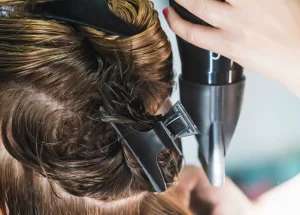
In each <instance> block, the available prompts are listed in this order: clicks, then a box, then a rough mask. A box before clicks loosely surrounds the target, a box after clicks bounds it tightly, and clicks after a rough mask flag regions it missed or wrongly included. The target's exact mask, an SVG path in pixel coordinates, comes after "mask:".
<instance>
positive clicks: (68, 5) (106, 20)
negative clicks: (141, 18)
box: [41, 0, 137, 37]
mask: <svg viewBox="0 0 300 215" xmlns="http://www.w3.org/2000/svg"><path fill="white" fill-rule="evenodd" d="M41 9H42V13H43V15H44V17H45V18H47V19H53V20H57V21H65V22H69V23H75V24H79V25H84V26H88V27H92V28H95V29H97V30H100V31H104V32H106V33H109V34H112V35H118V36H121V37H130V36H134V35H136V34H137V32H136V30H135V28H134V27H133V26H131V25H130V24H129V23H127V22H125V21H124V20H123V19H121V18H120V17H118V16H117V15H115V14H114V13H113V12H112V11H111V10H110V9H109V8H108V5H107V0H57V1H52V2H46V3H43V4H42V6H41Z"/></svg>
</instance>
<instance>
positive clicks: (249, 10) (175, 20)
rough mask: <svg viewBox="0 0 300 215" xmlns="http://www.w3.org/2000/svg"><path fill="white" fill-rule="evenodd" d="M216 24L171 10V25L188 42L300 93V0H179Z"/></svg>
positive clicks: (184, 5)
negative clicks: (194, 20)
mask: <svg viewBox="0 0 300 215" xmlns="http://www.w3.org/2000/svg"><path fill="white" fill-rule="evenodd" d="M176 2H177V3H179V4H181V5H182V6H183V7H185V8H186V9H187V10H189V11H190V12H192V13H193V14H195V15H196V16H198V17H199V18H201V19H203V20H204V21H206V22H207V23H209V24H210V25H212V26H213V27H206V26H200V25H195V24H192V23H189V22H187V21H184V20H183V19H181V18H180V17H179V16H178V15H177V14H176V12H175V11H174V10H173V9H172V8H171V7H169V8H167V11H166V10H165V11H164V12H165V14H166V15H167V16H166V18H167V21H168V23H169V26H170V28H171V29H172V30H173V31H174V32H175V33H176V34H177V35H178V36H180V37H182V38H183V39H185V40H187V41H188V42H190V43H192V44H194V45H196V46H198V47H201V48H204V49H208V50H211V51H214V52H216V53H219V54H221V55H224V56H226V57H228V58H230V59H232V60H234V61H236V62H237V63H239V64H241V65H242V66H244V67H245V68H247V69H249V70H250V71H253V72H256V73H259V74H261V75H264V76H266V77H267V78H270V79H272V80H275V81H277V82H278V83H280V84H282V85H283V86H284V87H286V88H287V89H288V90H290V91H291V92H292V93H294V94H295V95H296V96H299V97H300V71H299V68H300V39H299V38H300V1H299V0H251V1H250V0H227V1H226V3H225V2H219V1H216V0H176Z"/></svg>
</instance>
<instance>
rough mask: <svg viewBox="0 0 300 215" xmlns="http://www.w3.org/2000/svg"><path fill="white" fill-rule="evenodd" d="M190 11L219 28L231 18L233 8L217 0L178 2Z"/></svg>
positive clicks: (184, 0)
mask: <svg viewBox="0 0 300 215" xmlns="http://www.w3.org/2000/svg"><path fill="white" fill-rule="evenodd" d="M176 2H177V3H178V4H180V5H181V6H183V7H184V8H186V9H187V10H188V11H190V12H191V13H193V14H194V15H196V16H197V17H199V18H200V19H202V20H204V21H205V22H207V23H209V24H210V25H212V26H215V27H217V28H219V27H221V26H222V24H223V23H224V22H226V21H227V19H228V18H229V17H230V16H229V14H230V9H231V6H230V5H229V4H228V3H225V2H220V1H217V0H176Z"/></svg>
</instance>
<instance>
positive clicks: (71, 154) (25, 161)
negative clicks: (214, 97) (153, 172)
mask: <svg viewBox="0 0 300 215" xmlns="http://www.w3.org/2000/svg"><path fill="white" fill-rule="evenodd" d="M43 2H46V0H44V1H43V0H0V7H1V10H0V100H1V101H2V102H1V104H0V121H1V125H0V126H1V136H2V141H3V144H4V146H5V148H6V150H7V151H5V152H2V153H0V161H1V163H0V174H1V175H0V209H1V210H2V211H3V212H4V213H5V207H6V206H5V205H7V207H8V209H9V213H10V214H22V215H23V214H25V215H26V214H28V215H34V214H36V215H46V214H75V215H76V214H108V215H109V214H112V215H122V214H124V215H129V214H143V215H144V214H157V215H160V214H170V215H171V214H174V215H179V214H187V213H188V212H184V210H183V209H181V208H180V207H179V206H177V205H178V204H175V203H174V200H172V198H171V197H170V196H168V197H165V195H156V194H153V193H152V192H153V189H152V186H151V184H150V183H149V182H148V180H147V179H146V177H145V175H144V173H143V171H142V169H141V168H140V166H139V165H138V163H137V162H136V160H135V159H134V158H133V156H132V154H131V153H130V151H129V150H128V149H127V148H126V146H125V145H124V144H123V143H122V142H120V141H118V139H117V135H116V134H115V132H114V131H113V129H112V127H111V125H110V124H109V122H115V123H129V124H130V125H132V126H137V127H139V128H146V127H149V126H151V124H152V123H153V120H154V118H155V116H154V114H155V112H156V111H157V110H158V108H159V107H160V106H161V105H162V104H163V103H164V101H165V100H166V98H168V96H169V95H170V94H171V91H172V87H173V78H174V74H173V71H172V54H171V47H170V44H169V42H168V39H167V37H166V35H165V33H164V32H163V30H162V29H161V27H160V23H159V19H158V14H157V12H156V11H155V10H154V6H153V4H152V3H151V2H150V1H148V0H108V2H109V7H110V8H111V10H112V11H113V12H114V13H116V14H117V15H119V16H120V17H122V18H123V19H124V20H126V21H127V22H129V23H130V24H132V25H133V26H134V27H135V28H136V29H137V31H138V32H139V33H138V34H137V35H136V36H133V37H130V38H121V37H118V36H111V35H107V34H106V33H104V32H100V31H97V30H95V29H92V28H89V27H85V26H79V25H71V24H68V23H64V22H57V21H53V20H44V19H42V18H41V16H40V15H39V14H38V13H36V11H35V8H36V7H38V5H39V4H43ZM101 105H105V106H107V107H111V110H113V112H112V113H111V116H110V117H107V118H105V119H104V118H103V117H102V116H101V113H100V111H99V107H100V106H101ZM143 107H145V110H144V109H143ZM141 144H142V143H141ZM158 161H159V164H160V167H161V168H162V170H163V173H164V176H165V179H166V181H167V182H168V183H169V184H172V182H173V181H174V178H175V177H176V174H177V172H178V171H177V170H178V168H179V166H180V164H179V158H178V157H177V156H176V155H175V154H174V153H172V152H170V151H164V152H163V153H161V154H160V156H159V158H158ZM1 210H0V211H1Z"/></svg>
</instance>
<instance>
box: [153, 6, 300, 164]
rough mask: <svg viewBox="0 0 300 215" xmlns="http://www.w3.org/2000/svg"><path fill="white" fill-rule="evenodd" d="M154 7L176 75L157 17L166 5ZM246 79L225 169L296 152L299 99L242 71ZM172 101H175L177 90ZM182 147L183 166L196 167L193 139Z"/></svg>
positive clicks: (299, 147)
mask: <svg viewBox="0 0 300 215" xmlns="http://www.w3.org/2000/svg"><path fill="white" fill-rule="evenodd" d="M154 3H155V7H156V9H157V10H158V11H159V13H160V18H161V23H162V26H163V28H164V30H165V31H166V33H167V34H168V36H169V38H170V40H171V43H172V46H173V53H174V69H175V71H176V73H177V75H178V74H180V68H181V64H180V59H179V54H178V50H177V44H176V39H175V36H174V34H173V33H172V32H171V31H170V29H169V27H168V26H167V23H166V21H165V19H164V17H163V15H162V13H161V11H162V9H163V8H164V7H165V6H167V3H168V1H167V0H154ZM261 63H263V59H262V61H261ZM246 77H247V82H246V92H245V99H244V104H243V109H242V113H241V117H240V121H239V124H238V126H237V129H236V133H235V135H234V137H233V140H232V143H231V146H230V148H229V152H228V155H227V158H226V162H227V166H228V167H229V168H234V167H241V166H244V165H248V164H255V163H257V164H259V163H260V162H261V161H266V160H269V159H277V158H280V156H282V155H284V154H287V153H289V152H293V151H295V150H300V99H298V98H296V97H295V96H293V95H292V94H290V93H289V92H288V91H287V90H286V89H284V88H283V87H281V86H280V85H278V84H277V83H274V82H272V81H270V80H267V79H265V78H264V77H261V76H259V75H257V74H255V73H252V72H249V71H246ZM172 100H173V102H176V101H178V100H179V93H178V87H177V90H176V91H175V93H174V95H173V97H172ZM183 147H184V153H185V157H186V162H187V163H190V164H198V163H199V162H198V159H197V152H196V151H197V143H196V141H195V140H194V138H193V137H190V138H186V139H184V141H183Z"/></svg>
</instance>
